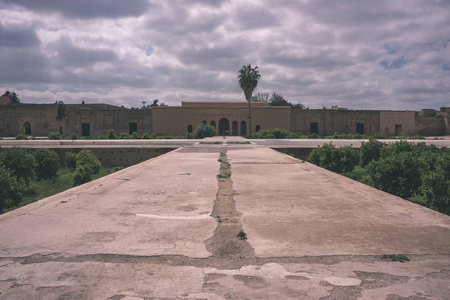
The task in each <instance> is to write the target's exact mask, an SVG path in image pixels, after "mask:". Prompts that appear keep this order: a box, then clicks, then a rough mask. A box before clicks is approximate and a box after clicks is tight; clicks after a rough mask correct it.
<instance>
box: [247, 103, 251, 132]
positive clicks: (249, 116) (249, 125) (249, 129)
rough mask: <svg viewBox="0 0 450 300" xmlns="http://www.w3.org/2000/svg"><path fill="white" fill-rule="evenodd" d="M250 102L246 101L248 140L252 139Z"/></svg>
mask: <svg viewBox="0 0 450 300" xmlns="http://www.w3.org/2000/svg"><path fill="white" fill-rule="evenodd" d="M250 102H251V101H248V131H247V134H248V138H251V137H252V110H251V105H250Z"/></svg>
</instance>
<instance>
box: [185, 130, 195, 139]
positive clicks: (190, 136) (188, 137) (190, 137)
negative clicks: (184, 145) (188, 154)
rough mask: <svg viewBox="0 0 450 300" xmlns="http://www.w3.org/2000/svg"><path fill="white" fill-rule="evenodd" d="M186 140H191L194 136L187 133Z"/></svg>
mask: <svg viewBox="0 0 450 300" xmlns="http://www.w3.org/2000/svg"><path fill="white" fill-rule="evenodd" d="M186 138H187V139H193V138H194V134H193V133H192V132H188V133H186Z"/></svg>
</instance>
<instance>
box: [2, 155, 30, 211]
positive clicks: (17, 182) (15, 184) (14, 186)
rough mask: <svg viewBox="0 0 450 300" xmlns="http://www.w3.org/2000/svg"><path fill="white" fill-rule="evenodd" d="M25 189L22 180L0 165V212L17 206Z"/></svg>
mask: <svg viewBox="0 0 450 300" xmlns="http://www.w3.org/2000/svg"><path fill="white" fill-rule="evenodd" d="M26 189H27V187H26V185H25V182H24V181H23V179H21V178H20V177H18V176H17V175H15V174H14V172H13V171H11V170H10V169H8V168H7V167H5V166H4V165H2V164H1V163H0V212H1V211H2V210H3V209H4V208H9V207H13V206H16V205H18V204H19V203H20V200H22V194H23V193H24V192H25V191H26Z"/></svg>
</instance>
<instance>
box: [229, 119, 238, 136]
mask: <svg viewBox="0 0 450 300" xmlns="http://www.w3.org/2000/svg"><path fill="white" fill-rule="evenodd" d="M238 134H239V130H238V122H236V121H233V123H232V124H231V135H238Z"/></svg>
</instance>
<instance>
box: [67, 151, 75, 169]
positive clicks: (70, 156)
mask: <svg viewBox="0 0 450 300" xmlns="http://www.w3.org/2000/svg"><path fill="white" fill-rule="evenodd" d="M65 165H66V167H68V168H70V169H75V168H76V166H77V154H76V153H73V152H72V151H68V152H67V153H66V160H65Z"/></svg>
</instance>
